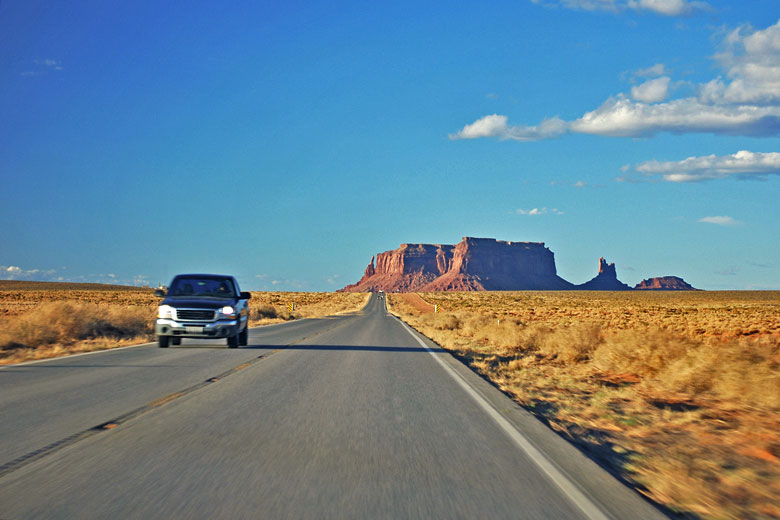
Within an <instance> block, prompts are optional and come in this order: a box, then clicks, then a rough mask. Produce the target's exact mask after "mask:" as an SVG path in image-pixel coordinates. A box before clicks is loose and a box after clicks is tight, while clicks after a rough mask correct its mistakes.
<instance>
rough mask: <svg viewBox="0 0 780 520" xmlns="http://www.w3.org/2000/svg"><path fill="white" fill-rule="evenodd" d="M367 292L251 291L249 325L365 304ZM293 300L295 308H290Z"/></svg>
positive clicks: (335, 312)
mask: <svg viewBox="0 0 780 520" xmlns="http://www.w3.org/2000/svg"><path fill="white" fill-rule="evenodd" d="M369 296H370V295H369V294H368V293H311V292H254V291H253V292H252V299H251V300H249V304H250V315H249V318H250V325H251V326H257V325H266V324H269V323H277V322H281V321H288V320H294V319H300V318H319V317H322V316H330V315H334V314H340V313H344V312H352V311H356V310H359V309H360V308H361V307H363V306H364V305H365V304H366V303H367V302H368V298H369ZM290 303H293V304H294V309H293V310H292V311H291V310H290V307H289V305H290Z"/></svg>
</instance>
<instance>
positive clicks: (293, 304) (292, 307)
mask: <svg viewBox="0 0 780 520" xmlns="http://www.w3.org/2000/svg"><path fill="white" fill-rule="evenodd" d="M287 308H288V309H290V312H292V311H294V310H295V302H290V303H288V304H287Z"/></svg>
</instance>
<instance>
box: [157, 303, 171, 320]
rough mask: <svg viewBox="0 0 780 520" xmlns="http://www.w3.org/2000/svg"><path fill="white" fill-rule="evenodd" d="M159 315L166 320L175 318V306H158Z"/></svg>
mask: <svg viewBox="0 0 780 520" xmlns="http://www.w3.org/2000/svg"><path fill="white" fill-rule="evenodd" d="M157 317H158V318H162V319H164V320H166V319H167V320H172V319H173V307H171V306H170V305H160V306H159V307H158V308H157Z"/></svg>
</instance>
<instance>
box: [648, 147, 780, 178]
mask: <svg viewBox="0 0 780 520" xmlns="http://www.w3.org/2000/svg"><path fill="white" fill-rule="evenodd" d="M634 169H635V170H636V171H637V172H638V173H641V174H644V175H646V176H656V175H660V176H662V178H663V180H665V181H669V182H697V181H704V180H712V179H725V178H727V177H732V176H736V177H739V178H743V179H744V178H756V177H757V178H764V177H766V176H767V175H780V153H778V152H768V153H762V152H749V151H747V150H741V151H739V152H737V153H735V154H731V155H721V156H718V155H706V156H702V157H688V158H687V159H683V160H682V161H646V162H643V163H640V164H638V165H636V167H635V168H634Z"/></svg>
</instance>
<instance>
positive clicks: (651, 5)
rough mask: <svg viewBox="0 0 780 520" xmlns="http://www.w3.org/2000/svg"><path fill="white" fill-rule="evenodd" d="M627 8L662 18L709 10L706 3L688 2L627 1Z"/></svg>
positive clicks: (675, 0) (664, 0)
mask: <svg viewBox="0 0 780 520" xmlns="http://www.w3.org/2000/svg"><path fill="white" fill-rule="evenodd" d="M628 7H630V8H631V9H635V10H637V11H652V12H654V13H656V14H660V15H664V16H687V15H690V14H692V13H693V12H694V11H697V10H703V11H706V10H708V9H709V7H710V6H709V4H707V3H706V2H690V1H688V0H629V1H628Z"/></svg>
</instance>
